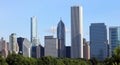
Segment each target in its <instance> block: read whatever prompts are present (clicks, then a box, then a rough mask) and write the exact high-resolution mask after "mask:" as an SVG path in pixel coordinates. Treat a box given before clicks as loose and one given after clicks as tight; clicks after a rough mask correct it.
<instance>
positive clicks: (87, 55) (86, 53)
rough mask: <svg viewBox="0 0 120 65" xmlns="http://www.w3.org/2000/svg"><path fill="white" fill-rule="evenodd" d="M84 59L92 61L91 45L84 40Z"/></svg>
mask: <svg viewBox="0 0 120 65" xmlns="http://www.w3.org/2000/svg"><path fill="white" fill-rule="evenodd" d="M83 58H85V59H87V60H88V59H90V44H89V42H87V41H86V39H83Z"/></svg>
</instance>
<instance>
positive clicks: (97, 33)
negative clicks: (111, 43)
mask: <svg viewBox="0 0 120 65" xmlns="http://www.w3.org/2000/svg"><path fill="white" fill-rule="evenodd" d="M107 46H108V42H107V28H106V25H105V24H104V23H92V24H91V26H90V56H91V58H93V57H95V58H97V59H100V60H104V59H105V58H107V56H108V50H107V49H108V47H107Z"/></svg>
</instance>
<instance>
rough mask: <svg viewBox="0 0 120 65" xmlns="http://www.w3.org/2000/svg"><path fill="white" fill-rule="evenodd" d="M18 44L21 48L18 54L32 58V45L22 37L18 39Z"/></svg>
mask: <svg viewBox="0 0 120 65" xmlns="http://www.w3.org/2000/svg"><path fill="white" fill-rule="evenodd" d="M17 42H18V46H19V52H18V53H19V54H20V55H23V56H26V57H31V46H32V44H31V43H30V42H29V41H28V40H27V39H26V38H22V37H19V38H17Z"/></svg>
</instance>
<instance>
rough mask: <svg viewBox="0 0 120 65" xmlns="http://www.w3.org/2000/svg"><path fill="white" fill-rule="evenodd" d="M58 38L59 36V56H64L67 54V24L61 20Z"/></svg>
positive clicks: (58, 27)
mask: <svg viewBox="0 0 120 65" xmlns="http://www.w3.org/2000/svg"><path fill="white" fill-rule="evenodd" d="M57 38H58V57H60V58H64V57H65V56H66V53H65V52H66V51H65V25H64V23H63V22H62V20H60V22H59V23H58V26H57Z"/></svg>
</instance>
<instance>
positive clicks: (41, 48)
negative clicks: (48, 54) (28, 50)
mask: <svg viewBox="0 0 120 65" xmlns="http://www.w3.org/2000/svg"><path fill="white" fill-rule="evenodd" d="M40 56H41V57H43V56H44V47H43V46H42V45H40Z"/></svg>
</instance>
